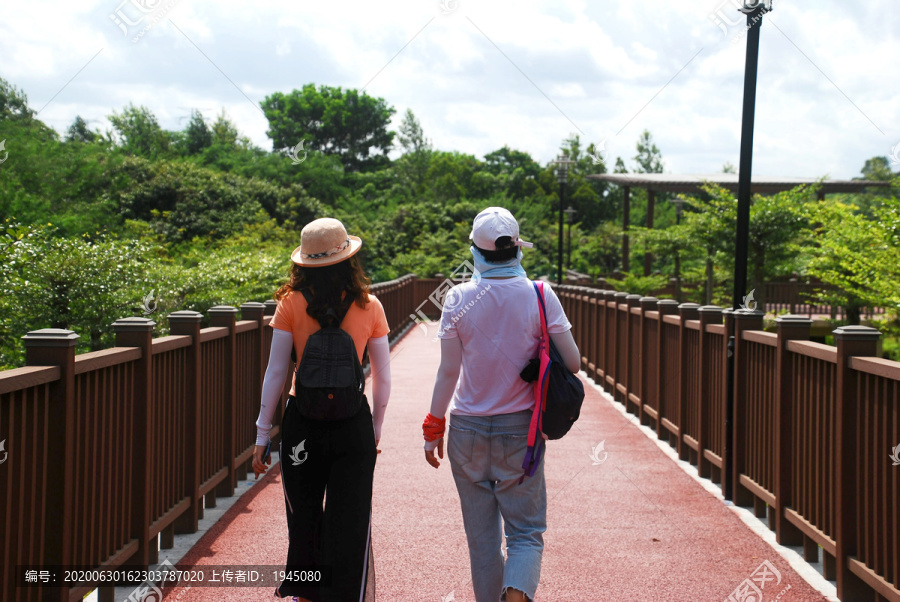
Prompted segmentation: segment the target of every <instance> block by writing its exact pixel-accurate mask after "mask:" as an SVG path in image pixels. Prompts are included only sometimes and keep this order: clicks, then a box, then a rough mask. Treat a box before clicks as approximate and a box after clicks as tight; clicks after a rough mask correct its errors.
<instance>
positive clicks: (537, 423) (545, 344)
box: [519, 282, 550, 483]
mask: <svg viewBox="0 0 900 602" xmlns="http://www.w3.org/2000/svg"><path fill="white" fill-rule="evenodd" d="M532 284H533V285H534V290H535V292H536V293H537V296H538V310H539V312H540V316H541V340H540V343H538V359H539V360H540V369H539V371H538V378H537V379H536V380H535V381H534V410H533V413H532V414H531V424H530V425H529V427H528V442H527V445H528V447H527V448H526V451H525V460H524V461H523V462H522V468H523V469H524V471H525V474H523V475H522V477H521V478H520V479H519V483H521V482H522V481H523V480H524V479H525V477H530V476H533V475H534V472H535V471H536V470H537V467H538V464H540V461H541V456H543V451H544V446H545V442H544V438H543V437H542V436H541V433H542V432H543V427H544V424H543V419H544V409H545V408H546V405H547V386H548V385H549V384H550V381H549V378H548V377H549V374H550V369H549V368H550V337H549V335H548V334H547V312H546V307H545V303H544V283H543V282H533V283H532Z"/></svg>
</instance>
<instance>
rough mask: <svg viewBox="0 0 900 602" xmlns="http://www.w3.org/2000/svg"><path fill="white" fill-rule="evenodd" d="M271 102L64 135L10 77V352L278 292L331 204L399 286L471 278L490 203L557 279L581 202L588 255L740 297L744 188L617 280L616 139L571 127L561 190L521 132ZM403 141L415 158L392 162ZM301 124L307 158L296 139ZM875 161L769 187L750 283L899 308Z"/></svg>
mask: <svg viewBox="0 0 900 602" xmlns="http://www.w3.org/2000/svg"><path fill="white" fill-rule="evenodd" d="M262 106H263V109H264V111H265V113H266V117H267V119H268V120H269V136H270V138H271V139H272V143H273V148H274V150H273V151H269V150H265V149H262V148H259V147H257V146H255V145H254V144H253V143H252V142H251V141H250V140H249V139H248V138H247V137H246V136H243V135H242V134H241V133H240V131H239V130H238V128H237V127H236V126H235V124H234V123H233V122H232V121H231V120H230V119H229V117H228V116H227V115H226V114H225V113H224V112H221V113H219V114H218V115H217V116H216V118H215V119H213V120H207V119H206V118H205V117H204V116H203V115H202V114H201V113H200V112H199V111H196V110H194V111H192V112H191V116H190V120H189V121H188V122H187V123H186V124H185V127H184V129H183V130H180V131H169V130H166V129H165V128H163V127H162V126H161V125H160V123H159V121H158V120H157V118H156V116H155V115H154V114H153V113H152V111H150V110H149V109H148V108H146V107H136V106H134V105H128V106H127V107H125V108H123V109H122V110H121V111H119V112H115V111H113V112H112V113H111V115H110V116H109V119H110V123H111V124H112V126H113V128H112V130H111V131H109V132H100V131H97V130H92V129H91V128H90V127H89V124H88V122H87V121H85V120H84V119H83V118H81V117H80V116H76V117H75V118H74V120H73V122H72V124H71V126H70V127H69V128H68V129H67V130H66V131H65V132H64V133H63V135H62V136H61V135H60V134H59V133H57V132H56V131H54V130H53V129H52V128H50V127H48V126H47V125H45V124H44V123H42V122H41V121H40V120H38V119H35V113H34V111H33V109H32V108H31V107H29V105H28V101H27V97H26V96H25V94H24V92H22V91H21V90H18V89H16V88H15V87H14V86H12V85H11V84H9V83H8V82H6V81H5V80H3V79H0V132H2V133H0V140H5V150H4V151H3V152H8V156H7V158H6V160H5V161H4V162H3V163H2V165H0V220H2V221H0V366H16V365H20V364H21V362H22V359H23V356H22V349H21V343H20V337H21V336H22V335H23V334H24V333H25V332H27V331H29V330H34V329H38V328H45V327H50V326H63V327H67V328H71V329H74V330H75V331H76V332H78V333H79V334H81V336H82V339H81V342H80V347H81V348H80V350H86V349H98V348H102V347H104V346H107V345H110V344H111V343H112V341H113V335H112V332H111V330H110V324H111V323H112V322H113V321H114V320H116V319H117V318H121V317H126V316H128V315H142V314H143V313H144V312H145V311H146V309H145V308H144V307H143V303H144V300H145V299H148V298H149V299H150V300H151V301H153V303H154V304H155V307H156V312H155V313H153V314H152V315H151V317H152V318H153V319H154V320H156V321H157V322H158V323H159V324H158V326H157V328H158V330H159V331H160V333H164V332H165V328H166V320H165V319H164V316H165V315H166V314H167V313H168V312H170V311H174V310H178V309H194V310H196V311H200V312H205V311H206V310H207V309H209V307H211V306H213V305H218V304H222V303H225V304H231V305H239V304H240V303H243V302H245V301H250V300H257V301H262V300H265V299H267V298H271V295H272V292H273V291H274V290H275V288H276V287H277V286H278V285H279V284H280V283H282V282H284V281H285V279H286V278H287V275H288V271H289V269H290V266H291V263H290V259H289V257H290V253H291V251H292V250H293V249H294V248H295V247H296V246H297V245H298V244H299V242H300V241H299V239H300V229H301V228H302V227H303V225H305V224H306V223H308V222H309V221H310V220H312V219H314V218H316V217H322V216H325V215H328V216H333V217H336V218H338V219H340V220H342V221H343V222H344V224H345V225H346V226H347V229H348V231H349V232H351V233H353V234H356V235H359V236H360V237H361V238H362V239H363V241H364V244H363V247H362V251H361V253H360V257H361V258H362V260H363V263H364V265H365V267H366V270H367V272H368V273H369V275H370V276H371V277H372V279H373V280H375V281H381V280H387V279H390V278H394V277H397V276H400V275H402V274H405V273H409V272H412V273H416V274H418V275H419V276H421V277H431V276H434V275H436V274H449V273H451V272H452V271H453V270H454V269H455V268H456V267H457V266H458V265H459V264H460V263H461V262H462V261H463V260H466V259H468V258H469V252H468V249H469V245H470V244H471V242H470V241H469V238H468V236H469V232H470V231H471V223H472V219H473V218H474V217H475V215H476V214H477V213H478V212H479V211H480V210H481V209H484V208H485V207H487V206H492V205H499V206H504V207H507V208H508V209H509V210H510V211H512V212H513V214H515V215H516V217H517V219H518V221H519V225H520V230H521V236H522V238H524V239H526V240H529V241H532V242H534V243H535V247H534V248H533V249H526V250H525V252H524V260H523V264H524V267H525V269H526V271H527V272H528V274H529V275H530V276H532V277H540V276H546V277H551V278H555V276H556V274H555V271H556V262H557V257H556V252H557V245H558V242H559V241H558V240H557V236H558V234H557V233H558V224H559V219H560V210H561V209H565V208H566V207H569V206H570V207H571V208H572V209H573V210H574V212H573V213H572V214H571V219H565V218H564V220H565V222H564V223H565V224H566V225H565V228H564V236H565V240H564V241H563V242H564V243H565V244H564V248H565V263H566V265H567V266H568V267H569V268H571V269H573V270H576V271H578V272H581V273H585V274H589V275H590V276H592V277H607V278H608V279H609V281H610V282H611V283H612V282H615V283H616V286H618V287H619V288H622V289H625V290H628V291H629V292H635V293H650V292H653V291H655V290H657V289H659V288H660V287H662V286H663V285H665V284H666V282H667V281H668V278H669V277H670V276H671V275H673V271H674V266H675V259H676V257H677V258H678V259H679V264H680V270H681V274H682V275H683V276H684V278H685V279H687V280H688V281H690V283H692V286H688V285H687V284H686V285H685V287H684V290H685V291H686V293H687V295H688V296H689V297H690V300H696V301H705V300H710V301H713V302H717V303H719V304H730V295H731V279H732V274H733V265H732V262H733V256H734V253H733V245H734V222H735V209H736V202H735V200H734V198H733V197H732V196H731V194H730V193H728V192H727V191H725V190H723V189H719V188H715V187H708V188H707V189H706V191H705V192H704V193H703V194H702V195H698V197H697V198H685V199H682V200H683V201H684V213H683V217H682V219H681V220H680V223H679V224H677V225H676V223H675V222H676V218H675V208H674V205H673V204H672V203H667V202H665V198H664V197H663V196H662V195H660V197H659V198H658V199H657V204H656V208H655V223H654V228H653V229H649V230H648V229H643V228H640V227H632V229H631V231H630V234H631V236H632V241H633V245H632V248H633V252H634V253H636V254H642V253H644V252H650V253H653V254H654V256H655V263H654V267H655V268H658V269H659V273H658V274H654V275H651V276H649V277H643V276H638V275H635V274H624V275H620V276H621V277H619V278H617V279H616V280H612V279H610V276H612V275H614V274H617V273H618V271H619V270H620V269H621V266H622V263H621V259H622V258H621V247H622V234H623V233H622V230H621V224H622V221H623V217H624V216H623V195H622V190H621V188H619V187H616V186H611V185H608V184H607V183H605V182H602V181H598V180H596V179H592V178H591V177H590V176H592V175H594V174H602V173H606V172H607V171H609V170H612V171H615V172H618V173H623V172H626V171H627V170H628V169H629V167H628V166H626V163H625V161H624V160H623V159H622V158H621V157H615V158H613V157H607V156H606V154H605V153H604V152H603V149H602V148H601V147H599V146H598V145H596V144H593V143H589V142H588V141H583V140H581V138H580V137H579V136H577V135H573V136H570V137H569V138H566V139H564V140H562V142H561V144H560V153H561V154H562V155H564V156H566V157H567V158H568V159H569V160H571V161H573V165H572V166H571V167H570V169H569V172H568V179H567V182H566V183H564V184H562V185H561V184H560V183H559V181H558V177H557V171H556V165H554V164H553V163H552V162H551V163H548V164H545V165H542V164H540V163H539V162H537V161H535V160H534V159H533V158H532V157H531V156H530V155H529V154H528V153H527V152H525V151H522V150H518V149H513V148H509V147H508V146H503V147H502V148H499V149H496V150H494V151H492V152H490V153H487V154H486V155H485V156H484V157H482V158H479V157H475V156H473V155H469V154H465V153H460V152H455V151H452V150H446V149H436V148H434V147H433V145H432V143H431V141H430V140H429V139H428V138H427V136H426V132H425V129H424V128H423V127H422V124H421V123H420V122H419V121H418V119H416V117H415V114H414V113H413V112H412V110H407V111H406V112H405V114H404V115H403V119H402V120H401V123H400V126H399V128H398V129H399V131H398V132H397V133H396V134H395V133H394V132H392V131H390V129H389V125H390V120H391V116H392V115H393V114H394V112H395V111H394V108H393V107H391V106H390V105H389V104H387V102H386V101H385V100H384V99H380V98H373V97H370V96H368V95H366V94H365V93H364V92H361V91H357V90H342V89H341V88H331V87H328V86H320V87H318V88H317V87H316V86H314V85H312V84H308V85H305V86H304V87H303V88H302V89H301V90H293V91H292V92H290V93H287V94H285V93H281V92H275V93H273V94H271V95H270V96H269V97H267V98H266V99H265V101H264V102H263V103H262ZM395 137H396V138H397V142H398V143H399V145H400V147H401V151H402V152H401V154H400V156H399V157H398V158H396V159H393V160H392V159H390V158H389V157H388V155H387V153H388V151H389V150H390V149H391V148H392V145H393V143H394V138H395ZM301 140H302V141H304V150H303V154H304V157H305V159H304V160H303V161H300V162H298V161H295V160H292V158H291V157H290V156H288V154H287V153H285V152H284V151H285V150H286V149H288V148H293V147H294V146H296V145H297V144H298V143H299V142H300V141H301ZM635 149H636V155H635V156H634V157H632V159H633V161H634V163H633V165H634V169H635V170H636V171H639V172H648V173H655V172H660V171H662V169H663V159H662V154H661V152H660V150H659V148H658V147H657V146H656V144H655V143H654V141H653V138H652V136H651V134H650V133H649V132H646V131H645V132H643V133H642V134H641V136H640V138H639V139H638V141H637V143H636V146H635ZM863 176H864V177H865V178H866V179H870V180H879V179H880V180H883V179H889V178H894V185H893V187H892V188H890V189H885V188H874V187H873V188H871V189H869V190H868V191H867V192H865V193H863V194H857V195H844V196H843V197H840V198H838V199H834V198H831V197H830V198H829V201H828V202H827V203H823V202H818V201H816V200H815V188H814V187H811V188H800V189H797V190H794V191H789V192H786V193H781V194H779V195H772V196H756V197H754V199H753V206H752V208H751V222H750V224H751V231H750V239H751V240H750V245H751V248H750V265H751V268H752V270H751V274H750V277H751V283H750V287H751V288H752V287H759V283H761V282H764V281H767V280H771V279H774V278H779V277H784V276H787V275H789V274H791V273H794V272H798V273H799V274H801V275H802V276H803V277H817V278H819V279H820V280H821V281H822V282H824V283H826V284H829V285H831V286H832V287H834V290H833V291H832V292H830V293H829V294H830V295H832V297H831V299H830V300H831V301H833V302H834V303H840V304H842V305H844V306H845V307H847V308H848V310H852V308H854V307H860V306H863V305H881V306H886V307H888V308H889V309H890V310H891V311H892V312H893V313H891V314H889V315H888V317H887V318H886V320H885V324H886V325H887V326H886V327H891V326H890V324H895V323H896V319H895V316H896V315H897V308H898V303H900V299H898V295H897V289H896V282H897V281H898V279H900V273H898V272H897V266H898V265H900V256H898V248H900V239H898V232H900V218H898V215H900V205H898V201H897V194H898V192H900V178H897V176H896V175H893V174H891V173H890V168H889V164H888V162H887V159H885V158H878V157H876V158H873V159H871V160H869V161H868V162H867V163H866V166H864V168H863ZM886 191H887V192H886ZM561 195H564V197H563V203H560V199H561ZM631 199H632V203H631V214H630V219H631V223H632V224H643V223H644V222H645V219H646V216H647V209H648V206H647V196H646V194H645V193H644V192H642V191H633V194H632V197H631ZM569 241H571V242H570V243H569ZM703 282H707V283H708V286H707V287H706V288H707V289H708V291H706V294H704V291H703V290H701V289H702V285H701V284H700V283H703ZM698 285H699V286H698ZM695 287H696V288H695ZM151 293H152V294H151ZM761 296H762V292H761V289H760V288H757V298H760V297H761ZM760 300H761V301H763V299H760ZM412 309H413V308H410V310H412ZM891 320H894V321H893V322H892V321H891ZM897 328H898V330H900V326H898V327H897Z"/></svg>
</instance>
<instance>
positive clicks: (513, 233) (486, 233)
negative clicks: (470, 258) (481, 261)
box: [469, 207, 534, 251]
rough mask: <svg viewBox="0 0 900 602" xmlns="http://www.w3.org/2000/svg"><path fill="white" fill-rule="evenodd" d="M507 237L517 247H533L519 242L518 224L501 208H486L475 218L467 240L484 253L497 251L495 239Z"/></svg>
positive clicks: (530, 244)
mask: <svg viewBox="0 0 900 602" xmlns="http://www.w3.org/2000/svg"><path fill="white" fill-rule="evenodd" d="M503 236H509V237H510V238H511V239H512V241H513V244H514V245H515V246H517V247H533V246H534V244H533V243H530V242H527V241H524V240H519V222H517V221H516V218H514V217H513V214H512V213H510V212H509V211H508V210H506V209H504V208H503V207H488V208H487V209H485V210H484V211H482V212H481V213H479V214H478V215H476V216H475V221H473V222H472V233H471V234H469V238H470V239H472V241H473V242H474V243H475V246H476V247H478V248H479V249H484V250H485V251H496V250H497V244H496V243H497V239H498V238H501V237H503Z"/></svg>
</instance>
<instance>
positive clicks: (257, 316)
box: [236, 301, 266, 479]
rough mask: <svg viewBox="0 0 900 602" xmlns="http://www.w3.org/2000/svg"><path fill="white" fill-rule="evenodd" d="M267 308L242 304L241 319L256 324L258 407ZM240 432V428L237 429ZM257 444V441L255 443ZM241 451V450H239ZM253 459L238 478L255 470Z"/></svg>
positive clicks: (263, 371) (254, 353)
mask: <svg viewBox="0 0 900 602" xmlns="http://www.w3.org/2000/svg"><path fill="white" fill-rule="evenodd" d="M265 316H266V306H265V305H263V304H262V303H256V302H254V301H251V302H249V303H243V304H241V319H242V320H253V321H254V322H256V336H255V337H254V338H253V351H252V353H251V354H250V357H252V358H253V360H252V361H253V362H254V363H255V364H256V366H255V367H254V368H253V370H254V371H255V373H256V374H257V375H258V378H257V381H256V382H255V383H252V384H251V385H250V386H251V388H252V391H253V398H254V399H255V400H256V406H257V407H258V406H259V405H260V395H261V394H262V383H263V378H264V377H265V375H266V349H265V347H266V331H265V326H264V324H265ZM236 430H237V432H240V430H241V429H240V428H238V429H236ZM253 443H254V444H255V443H256V442H255V441H254V442H253ZM239 451H240V450H239ZM252 464H253V458H252V457H250V458H248V459H247V460H246V461H245V462H244V463H243V465H242V466H241V469H240V471H239V474H238V476H239V477H240V478H242V479H246V478H247V474H248V473H249V472H250V471H251V470H252V469H253V467H252Z"/></svg>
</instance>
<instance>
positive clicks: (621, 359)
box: [612, 292, 628, 411]
mask: <svg viewBox="0 0 900 602" xmlns="http://www.w3.org/2000/svg"><path fill="white" fill-rule="evenodd" d="M626 297H628V293H625V292H618V293H614V294H613V315H612V318H613V325H614V327H615V337H614V339H613V340H614V341H615V345H614V347H613V349H614V356H615V360H614V361H615V366H614V369H613V384H612V396H613V399H618V398H619V397H623V399H622V405H624V406H625V410H626V411H627V410H628V393H627V391H628V381H627V380H626V376H627V374H628V314H627V313H626V314H625V327H624V328H622V327H620V326H619V324H620V323H621V322H620V321H619V312H620V311H622V310H620V309H619V306H620V305H625V306H627V304H628V301H627V300H626ZM619 385H622V388H623V389H625V391H626V393H625V394H624V396H623V395H622V391H620V390H619Z"/></svg>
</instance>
